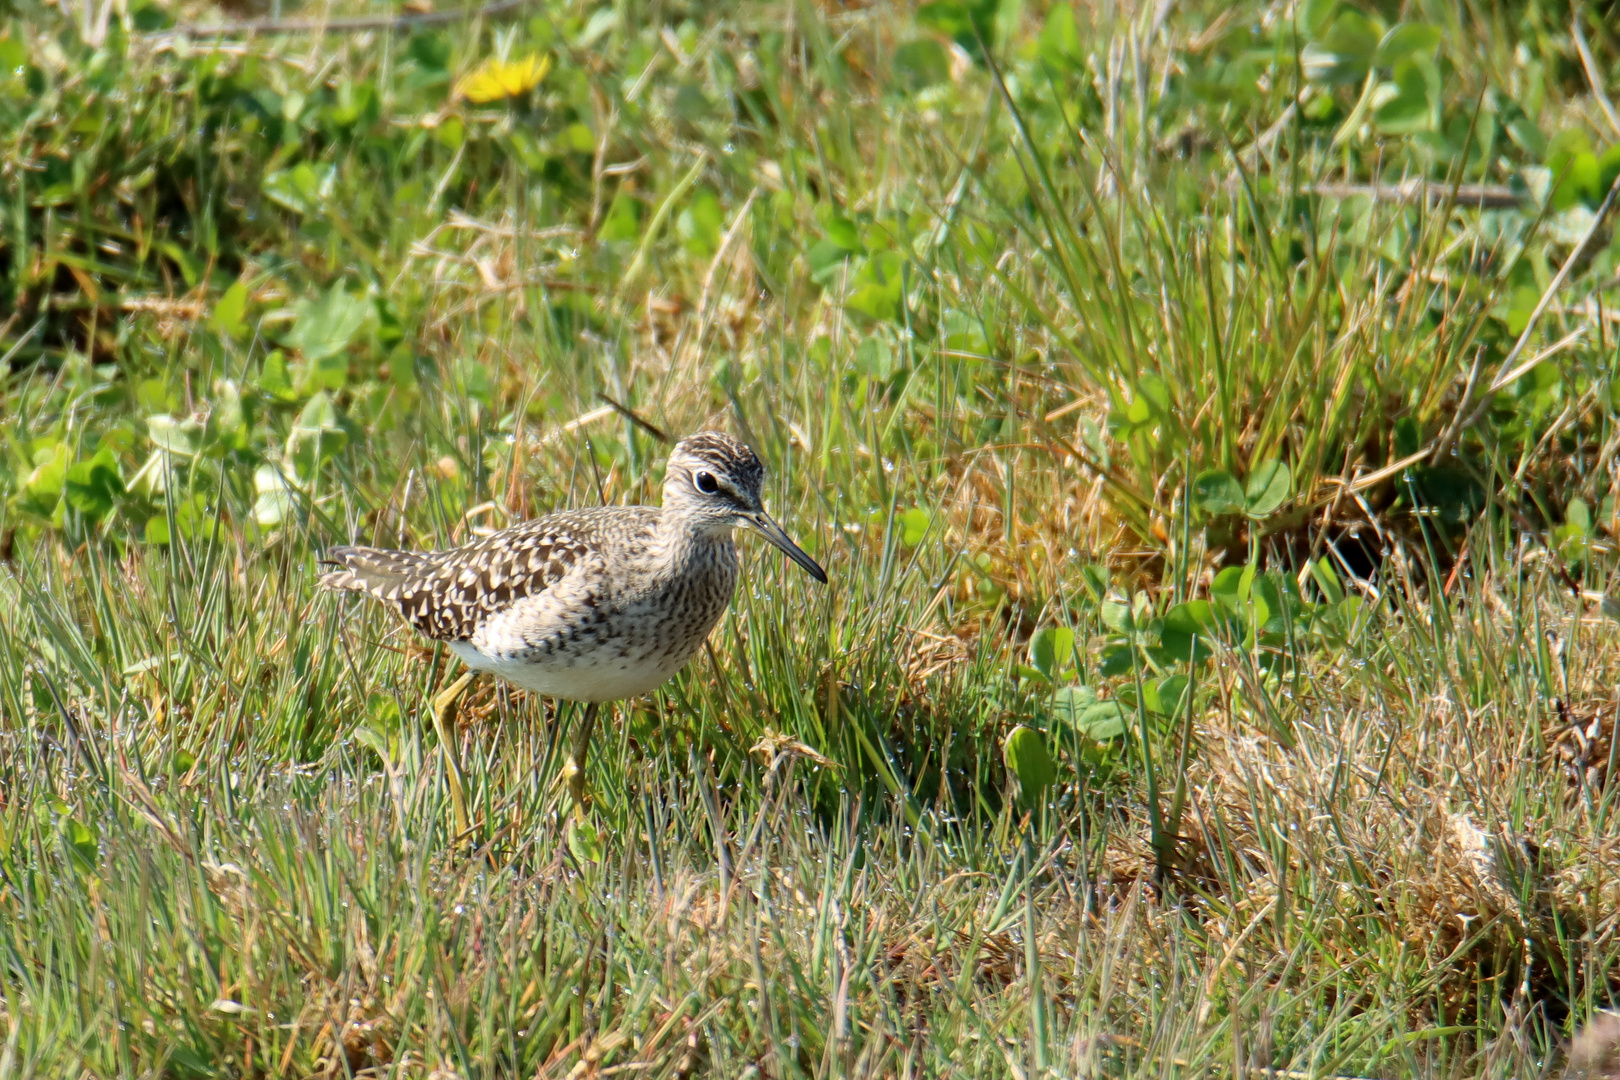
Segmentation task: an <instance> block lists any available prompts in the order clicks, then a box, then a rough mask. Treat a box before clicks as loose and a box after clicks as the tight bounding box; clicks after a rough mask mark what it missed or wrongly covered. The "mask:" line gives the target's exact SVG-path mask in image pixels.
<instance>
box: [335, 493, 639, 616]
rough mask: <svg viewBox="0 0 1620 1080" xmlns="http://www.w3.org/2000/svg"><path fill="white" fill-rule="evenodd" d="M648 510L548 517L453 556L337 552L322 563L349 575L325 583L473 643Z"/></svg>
mask: <svg viewBox="0 0 1620 1080" xmlns="http://www.w3.org/2000/svg"><path fill="white" fill-rule="evenodd" d="M643 509H646V508H641V507H600V508H596V509H592V510H575V511H565V512H562V513H557V514H548V515H546V516H545V517H542V518H536V519H535V520H533V521H525V522H523V523H522V524H519V525H513V526H512V527H511V528H508V529H502V530H501V531H500V532H497V533H493V534H491V535H489V536H486V537H483V538H482V539H479V540H475V541H473V542H472V543H470V544H466V545H463V546H462V547H458V548H452V549H450V550H448V551H430V552H414V551H390V550H386V549H383V548H368V547H336V548H332V549H330V550H329V551H327V552H326V553H325V555H323V556H322V558H321V561H322V562H324V563H330V564H332V565H335V566H339V567H341V568H342V569H339V570H333V571H331V572H329V573H327V574H324V575H322V577H321V584H322V585H325V586H326V587H327V588H330V589H344V590H349V591H352V592H360V593H365V594H366V595H368V596H371V597H374V598H375V599H378V600H381V601H383V602H384V603H386V604H388V605H389V606H391V607H393V608H394V609H395V610H397V611H398V612H399V613H400V614H401V615H403V616H405V619H406V621H407V622H409V623H410V624H411V625H412V626H414V627H415V628H416V629H417V630H419V631H421V632H422V633H423V634H425V635H426V636H428V637H430V638H433V639H435V640H439V641H465V640H467V639H468V638H470V637H472V635H473V633H474V632H475V631H476V630H477V629H478V626H479V624H480V623H481V622H482V621H483V620H484V619H486V618H488V617H489V616H491V615H494V614H496V613H498V612H500V611H503V610H505V609H506V608H508V607H510V606H511V605H512V604H513V603H515V602H516V601H518V600H522V599H523V598H525V597H529V596H535V595H537V594H539V593H543V592H545V591H546V590H547V589H549V588H550V587H551V586H552V585H553V584H555V583H556V582H558V581H560V580H561V579H562V578H563V576H564V575H566V574H567V573H568V572H569V570H571V569H572V568H573V567H574V566H575V565H576V564H578V563H579V562H580V561H581V560H583V559H585V558H587V557H588V556H589V555H590V553H591V551H592V550H593V549H595V548H596V546H597V543H598V540H599V538H600V536H601V534H602V532H603V530H604V529H610V530H615V531H617V530H620V529H626V528H630V529H634V528H636V527H637V526H640V525H642V524H643V523H642V522H641V521H640V520H639V519H640V518H642V517H643V516H644V515H643V514H641V513H639V512H638V511H640V510H643ZM653 512H654V513H656V511H653ZM621 519H622V520H621Z"/></svg>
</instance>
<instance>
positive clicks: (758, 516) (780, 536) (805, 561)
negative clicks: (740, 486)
mask: <svg viewBox="0 0 1620 1080" xmlns="http://www.w3.org/2000/svg"><path fill="white" fill-rule="evenodd" d="M743 520H744V521H746V522H748V524H750V525H752V526H753V527H754V528H756V529H758V530H759V531H760V533H761V534H762V535H763V536H764V537H765V539H767V540H769V541H770V542H771V543H773V544H775V545H776V546H777V547H779V548H781V549H782V550H783V552H785V553H786V554H787V557H788V558H790V559H792V560H793V561H794V562H796V563H798V564H799V565H800V566H802V567H804V569H805V572H806V573H808V574H809V575H810V576H811V577H813V578H815V579H816V580H817V581H819V582H821V583H822V584H823V585H825V584H827V571H825V570H823V569H822V568H821V564H820V563H818V562H816V560H814V559H812V558H811V557H810V556H808V555H806V554H805V553H804V549H803V548H801V547H800V546H799V545H798V544H795V543H794V542H793V541H792V540H789V539H788V534H787V533H785V532H783V531H782V526H780V525H778V524H777V523H776V522H774V521H772V520H771V516H770V515H769V514H767V513H766V512H765V511H763V510H760V511H757V512H755V513H752V514H746V515H744V517H743Z"/></svg>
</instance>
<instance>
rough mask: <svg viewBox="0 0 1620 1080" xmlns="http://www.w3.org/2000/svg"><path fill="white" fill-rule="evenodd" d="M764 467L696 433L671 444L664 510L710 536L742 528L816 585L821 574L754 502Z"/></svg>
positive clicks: (721, 438)
mask: <svg viewBox="0 0 1620 1080" xmlns="http://www.w3.org/2000/svg"><path fill="white" fill-rule="evenodd" d="M764 482H765V466H764V465H763V464H761V463H760V460H759V456H758V455H757V454H755V453H754V452H753V451H752V450H750V449H749V448H748V447H747V445H745V444H744V443H741V442H739V441H738V440H736V439H733V438H732V437H731V436H730V435H727V434H725V433H724V432H719V431H700V432H698V433H697V434H696V435H689V436H687V437H686V438H684V439H682V440H681V441H680V442H678V443H676V444H675V449H674V450H673V451H672V452H671V453H670V455H669V465H668V467H667V468H666V470H665V472H664V506H665V507H667V508H669V509H672V510H679V511H681V512H682V513H684V514H687V515H690V516H691V517H692V518H693V519H695V521H696V523H697V525H698V527H699V528H712V529H716V530H720V529H730V528H734V527H735V526H738V525H747V526H749V527H750V528H752V529H754V530H755V531H757V532H759V533H760V534H761V535H763V536H764V537H765V539H767V540H769V541H770V542H771V543H773V544H775V545H776V546H777V547H779V548H781V549H782V550H783V551H784V552H786V553H787V557H788V558H790V559H792V560H793V561H794V562H796V563H798V564H799V565H800V566H802V567H804V569H805V571H806V572H807V573H809V575H810V576H811V577H813V578H815V579H816V580H817V581H820V582H825V581H826V580H827V572H826V571H825V570H823V569H822V568H821V567H820V565H818V564H817V563H816V560H814V559H812V558H811V557H810V556H809V555H807V554H805V553H804V551H803V550H802V549H801V548H800V547H799V545H797V544H795V543H794V542H793V541H792V540H789V539H788V535H787V533H785V532H783V531H782V527H781V526H780V525H778V524H777V523H776V522H774V521H772V520H771V517H770V515H769V514H767V513H766V512H765V504H764V502H763V501H762V500H761V499H760V486H761V485H762V484H763V483H764Z"/></svg>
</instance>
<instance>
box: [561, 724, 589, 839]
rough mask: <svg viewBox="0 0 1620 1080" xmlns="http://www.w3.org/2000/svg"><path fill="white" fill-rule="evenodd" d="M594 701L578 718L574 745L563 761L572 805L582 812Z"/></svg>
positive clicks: (564, 774)
mask: <svg viewBox="0 0 1620 1080" xmlns="http://www.w3.org/2000/svg"><path fill="white" fill-rule="evenodd" d="M596 710H597V704H596V702H594V701H593V702H591V703H590V704H589V705H586V706H585V715H584V716H583V717H581V718H580V722H579V730H578V731H576V732H574V746H573V749H571V750H570V751H569V752H568V760H567V761H565V762H564V763H563V770H562V771H563V776H565V777H566V778H567V779H568V790H569V791H570V792H572V793H573V796H574V805H575V806H577V807H578V808H579V809H580V810H581V811H582V812H583V811H584V809H585V761H586V758H587V757H588V756H589V755H590V752H591V732H592V730H593V729H594V728H595V727H596Z"/></svg>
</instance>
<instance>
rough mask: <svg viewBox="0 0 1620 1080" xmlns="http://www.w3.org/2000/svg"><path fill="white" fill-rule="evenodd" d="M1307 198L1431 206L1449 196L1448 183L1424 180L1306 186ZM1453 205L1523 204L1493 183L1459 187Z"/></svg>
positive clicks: (1510, 191) (1498, 206)
mask: <svg viewBox="0 0 1620 1080" xmlns="http://www.w3.org/2000/svg"><path fill="white" fill-rule="evenodd" d="M1301 190H1302V191H1303V192H1304V193H1305V194H1307V195H1321V196H1324V197H1326V198H1329V199H1349V198H1354V197H1356V196H1358V195H1362V196H1366V197H1367V198H1369V199H1372V200H1373V201H1374V202H1400V203H1408V202H1416V201H1418V200H1420V199H1421V200H1422V201H1424V202H1426V203H1429V204H1430V205H1437V204H1439V203H1443V202H1445V201H1446V200H1447V199H1448V198H1450V197H1451V193H1452V188H1451V185H1450V184H1431V183H1429V182H1428V181H1427V180H1421V179H1412V180H1405V181H1402V182H1401V183H1399V184H1307V185H1305V186H1304V187H1303V188H1302V189H1301ZM1456 194H1457V198H1456V205H1458V206H1466V207H1472V208H1476V209H1480V210H1509V209H1512V208H1514V207H1517V206H1521V205H1523V203H1524V201H1525V200H1524V196H1522V195H1520V194H1519V193H1517V192H1515V191H1514V190H1513V189H1512V188H1509V187H1501V186H1498V185H1495V184H1459V185H1457V189H1456Z"/></svg>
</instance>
